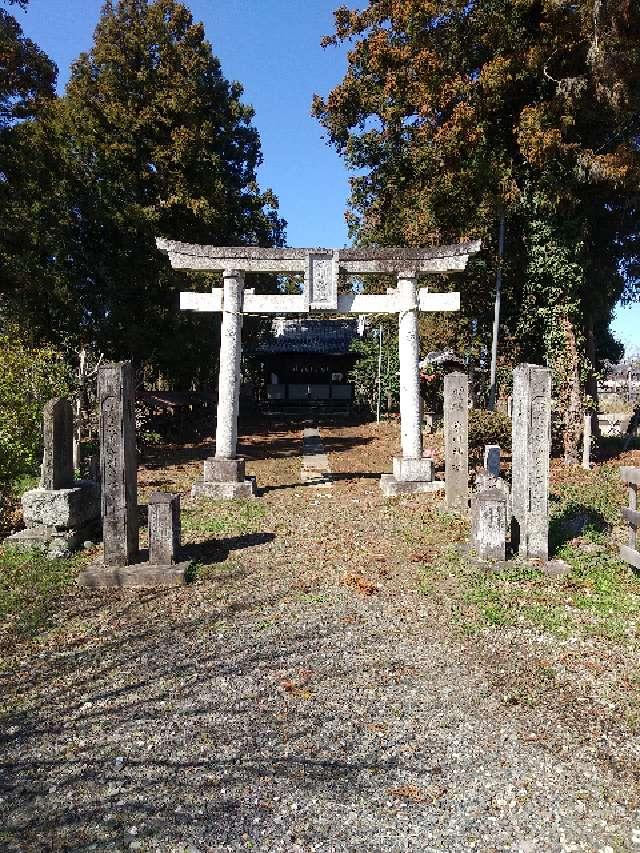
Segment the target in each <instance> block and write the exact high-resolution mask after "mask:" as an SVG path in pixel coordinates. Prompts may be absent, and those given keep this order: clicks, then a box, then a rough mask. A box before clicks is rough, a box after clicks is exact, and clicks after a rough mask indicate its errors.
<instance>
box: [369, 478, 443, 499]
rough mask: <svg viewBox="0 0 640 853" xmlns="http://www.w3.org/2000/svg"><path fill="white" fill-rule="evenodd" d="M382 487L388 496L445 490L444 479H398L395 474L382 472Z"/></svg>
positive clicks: (429, 493)
mask: <svg viewBox="0 0 640 853" xmlns="http://www.w3.org/2000/svg"><path fill="white" fill-rule="evenodd" d="M380 488H381V490H382V494H383V495H384V496H385V497H386V498H393V497H396V496H397V495H417V494H428V495H435V494H438V493H439V492H444V489H445V485H444V481H443V480H430V481H428V480H397V479H396V478H395V477H394V476H393V474H382V475H381V477H380Z"/></svg>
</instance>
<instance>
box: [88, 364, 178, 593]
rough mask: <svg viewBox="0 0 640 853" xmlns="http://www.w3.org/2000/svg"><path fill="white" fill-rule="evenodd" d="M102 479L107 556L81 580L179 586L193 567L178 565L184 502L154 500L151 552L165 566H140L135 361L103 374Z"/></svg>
mask: <svg viewBox="0 0 640 853" xmlns="http://www.w3.org/2000/svg"><path fill="white" fill-rule="evenodd" d="M98 406H99V410H100V478H101V487H102V528H103V540H104V555H103V557H102V559H101V560H99V561H98V562H96V563H94V564H92V565H91V566H89V567H88V568H87V569H86V570H85V571H84V572H83V573H82V574H81V576H80V578H79V583H80V584H81V585H82V586H89V587H153V586H162V585H164V586H175V585H177V584H180V583H183V582H184V576H185V571H186V569H187V567H188V565H189V564H188V563H180V564H176V562H175V561H176V553H177V548H178V546H179V541H180V532H179V531H180V503H179V499H178V498H177V496H174V495H166V496H164V495H154V496H152V501H151V505H150V509H149V518H150V522H149V552H150V555H151V554H153V559H154V560H160V561H161V562H159V563H152V562H151V561H149V562H139V560H140V556H139V529H138V504H137V476H138V465H137V451H136V422H135V384H134V376H133V369H132V365H131V362H119V363H115V364H103V365H101V366H100V368H99V370H98Z"/></svg>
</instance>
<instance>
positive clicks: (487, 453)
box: [484, 444, 500, 477]
mask: <svg viewBox="0 0 640 853" xmlns="http://www.w3.org/2000/svg"><path fill="white" fill-rule="evenodd" d="M484 468H485V471H486V472H487V474H489V476H490V477H499V476H500V446H499V445H498V444H485V446H484Z"/></svg>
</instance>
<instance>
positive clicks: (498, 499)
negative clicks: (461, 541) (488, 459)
mask: <svg viewBox="0 0 640 853" xmlns="http://www.w3.org/2000/svg"><path fill="white" fill-rule="evenodd" d="M472 508H473V512H472V530H471V545H472V547H473V549H474V550H475V552H476V554H477V555H478V558H479V559H480V560H500V561H504V560H505V558H506V538H507V496H506V494H505V493H504V491H502V490H499V489H485V490H484V491H482V492H479V493H478V494H476V495H474V497H473V501H472Z"/></svg>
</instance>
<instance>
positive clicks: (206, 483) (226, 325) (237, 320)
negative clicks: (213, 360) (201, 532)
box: [191, 270, 256, 498]
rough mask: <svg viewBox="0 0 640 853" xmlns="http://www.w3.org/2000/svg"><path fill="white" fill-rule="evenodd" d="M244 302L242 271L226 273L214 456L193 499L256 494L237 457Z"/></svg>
mask: <svg viewBox="0 0 640 853" xmlns="http://www.w3.org/2000/svg"><path fill="white" fill-rule="evenodd" d="M243 300H244V272H242V271H241V270H225V272H224V288H223V305H222V307H223V311H222V329H221V333H220V334H221V337H220V375H219V381H218V415H217V421H216V455H215V456H211V457H209V459H207V460H206V461H205V463H204V479H203V480H202V481H201V482H199V483H195V484H194V486H193V488H192V490H191V494H192V496H193V497H201V496H206V497H210V498H250V497H253V496H254V495H255V492H256V486H255V481H254V480H253V479H247V478H246V477H245V461H244V459H243V458H242V457H239V456H238V455H237V449H238V413H239V411H240V373H241V359H242V306H243Z"/></svg>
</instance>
